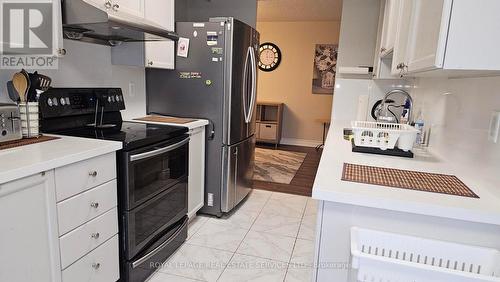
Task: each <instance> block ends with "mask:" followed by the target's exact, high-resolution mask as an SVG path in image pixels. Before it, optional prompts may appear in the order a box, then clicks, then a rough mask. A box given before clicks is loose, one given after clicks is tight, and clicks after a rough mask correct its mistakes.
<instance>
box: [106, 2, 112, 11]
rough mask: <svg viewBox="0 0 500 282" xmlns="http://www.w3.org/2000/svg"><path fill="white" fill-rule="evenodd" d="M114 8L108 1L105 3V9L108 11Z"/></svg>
mask: <svg viewBox="0 0 500 282" xmlns="http://www.w3.org/2000/svg"><path fill="white" fill-rule="evenodd" d="M112 6H113V5H112V4H111V1H106V2H105V3H104V7H105V8H106V9H107V10H109V9H111V7H112Z"/></svg>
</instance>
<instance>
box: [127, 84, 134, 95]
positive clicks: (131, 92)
mask: <svg viewBox="0 0 500 282" xmlns="http://www.w3.org/2000/svg"><path fill="white" fill-rule="evenodd" d="M128 96H129V97H135V83H133V82H132V81H131V82H129V83H128Z"/></svg>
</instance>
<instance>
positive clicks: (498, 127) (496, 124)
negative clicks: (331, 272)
mask: <svg viewBox="0 0 500 282" xmlns="http://www.w3.org/2000/svg"><path fill="white" fill-rule="evenodd" d="M499 133H500V111H494V112H493V113H492V114H491V120H490V131H489V133H488V140H490V141H491V142H493V143H497V142H498V135H499Z"/></svg>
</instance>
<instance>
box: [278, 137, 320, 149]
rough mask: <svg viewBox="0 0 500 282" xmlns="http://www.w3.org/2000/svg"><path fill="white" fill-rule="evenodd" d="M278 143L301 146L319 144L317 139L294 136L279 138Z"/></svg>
mask: <svg viewBox="0 0 500 282" xmlns="http://www.w3.org/2000/svg"><path fill="white" fill-rule="evenodd" d="M280 144H283V145H293V146H303V147H313V148H314V147H316V146H318V145H319V144H321V141H318V140H307V139H296V138H281V142H280Z"/></svg>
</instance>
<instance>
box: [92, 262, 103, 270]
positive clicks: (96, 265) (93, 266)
mask: <svg viewBox="0 0 500 282" xmlns="http://www.w3.org/2000/svg"><path fill="white" fill-rule="evenodd" d="M100 267H101V264H100V263H98V262H94V263H93V264H92V268H93V269H95V270H98V269H99V268H100Z"/></svg>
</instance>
